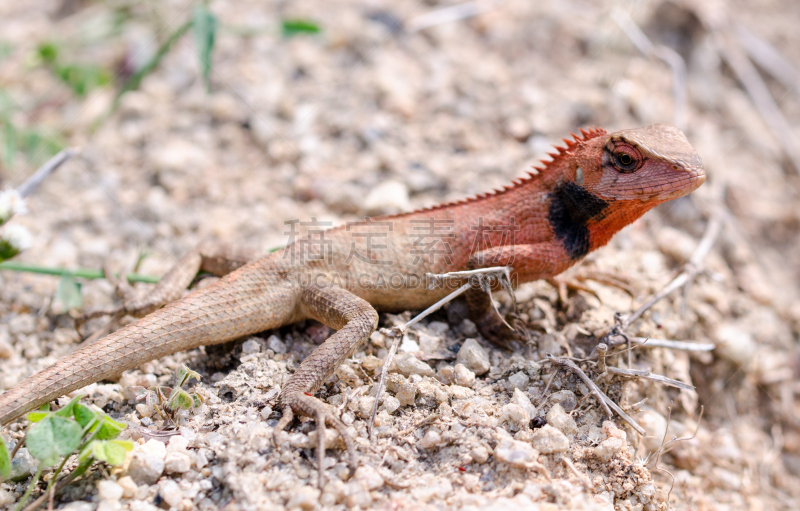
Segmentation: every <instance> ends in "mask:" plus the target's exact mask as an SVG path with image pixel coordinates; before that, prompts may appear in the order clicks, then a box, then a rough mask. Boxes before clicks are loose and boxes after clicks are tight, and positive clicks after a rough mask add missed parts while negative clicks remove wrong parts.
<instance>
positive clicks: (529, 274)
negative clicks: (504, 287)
mask: <svg viewBox="0 0 800 511" xmlns="http://www.w3.org/2000/svg"><path fill="white" fill-rule="evenodd" d="M564 261H567V262H566V263H565V262H564ZM569 261H570V259H569V257H567V256H566V255H565V254H564V251H563V249H562V248H561V247H560V246H558V245H554V244H552V243H536V244H530V245H505V246H502V247H495V248H490V249H487V250H482V251H480V252H476V253H475V254H473V255H472V257H470V260H469V263H468V266H469V268H470V269H478V268H490V267H493V266H509V267H511V268H512V269H513V271H512V274H511V276H512V282H529V281H532V280H536V279H542V278H549V277H552V276H554V275H557V274H558V273H561V272H562V271H564V270H566V269H567V268H568V267H569V266H570V265H571V262H569ZM466 299H467V305H468V306H469V315H470V319H472V321H474V322H475V326H477V327H478V331H479V332H480V333H481V335H483V336H484V337H485V338H486V339H487V340H489V341H492V342H493V343H495V344H497V345H499V346H502V347H504V348H509V349H510V348H511V347H512V345H511V343H512V342H514V341H522V340H523V339H524V338H525V337H524V336H523V335H521V333H520V332H518V331H516V330H514V329H513V328H509V326H508V324H507V323H506V322H505V321H504V320H503V318H502V317H500V315H499V314H498V313H497V311H496V310H495V308H494V306H493V305H492V297H491V295H490V294H489V293H488V292H487V291H486V290H485V289H484V288H483V287H482V286H481V285H480V284H479V283H478V281H476V282H475V283H474V284H473V286H472V287H471V288H470V289H469V290H468V291H467V293H466Z"/></svg>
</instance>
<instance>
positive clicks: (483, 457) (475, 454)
mask: <svg viewBox="0 0 800 511" xmlns="http://www.w3.org/2000/svg"><path fill="white" fill-rule="evenodd" d="M469 455H470V456H471V457H472V461H474V462H475V463H477V464H478V465H483V464H484V463H486V462H487V461H488V460H489V450H488V449H487V448H486V447H484V446H482V445H479V446H478V447H475V448H474V449H472V450H471V451H469Z"/></svg>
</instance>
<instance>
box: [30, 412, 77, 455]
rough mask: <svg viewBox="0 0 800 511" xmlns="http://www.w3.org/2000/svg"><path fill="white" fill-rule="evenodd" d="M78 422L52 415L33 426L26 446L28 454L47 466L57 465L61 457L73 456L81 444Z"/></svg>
mask: <svg viewBox="0 0 800 511" xmlns="http://www.w3.org/2000/svg"><path fill="white" fill-rule="evenodd" d="M81 433H82V430H81V427H80V425H78V423H77V422H74V421H71V420H69V419H66V418H64V417H58V416H54V415H50V416H49V417H45V418H44V419H42V420H41V421H39V422H37V423H36V424H34V425H32V426H31V429H30V431H28V436H27V439H26V440H25V445H26V446H27V447H28V452H30V453H31V455H32V456H33V457H34V458H36V459H38V460H40V461H41V462H42V463H44V464H45V465H55V464H56V462H58V458H59V456H67V455H69V454H72V453H73V452H74V451H75V449H77V448H78V446H79V445H80V443H81Z"/></svg>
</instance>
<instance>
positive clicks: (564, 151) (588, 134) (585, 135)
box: [375, 126, 608, 220]
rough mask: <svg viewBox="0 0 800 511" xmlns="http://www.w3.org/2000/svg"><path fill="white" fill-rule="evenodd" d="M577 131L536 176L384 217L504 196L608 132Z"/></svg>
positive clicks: (521, 178) (425, 211)
mask: <svg viewBox="0 0 800 511" xmlns="http://www.w3.org/2000/svg"><path fill="white" fill-rule="evenodd" d="M579 130H580V132H581V134H580V135H576V134H575V133H570V135H571V136H572V139H568V138H564V139H562V140H563V141H564V143H565V144H566V147H562V146H556V147H555V148H554V149H555V150H557V151H558V152H557V153H547V154H548V155H549V156H550V157H551V158H552V160H550V161H545V160H540V165H534V166H533V168H534V169H536V172H537V173H536V174H534V173H532V172H528V175H527V176H525V177H520V178H517V179H514V180H512V181H511V184H508V185H505V186H503V187H502V188H499V189H496V190H492V191H490V192H485V193H480V194H477V195H473V196H471V197H466V198H464V199H459V200H455V201H452V202H445V203H443V204H437V205H436V206H429V207H427V208H420V209H416V210H414V211H409V212H408V213H400V214H399V215H386V216H387V217H392V218H397V217H403V216H407V215H413V214H416V213H427V212H431V211H438V210H441V209H444V208H449V207H451V206H463V205H465V204H471V203H473V202H479V201H482V200H484V199H488V198H489V197H495V196H498V195H502V194H504V193H506V192H509V191H511V190H513V189H515V188H517V187H518V186H522V185H524V184H526V183H528V182H530V181H533V180H534V179H536V178H538V177H539V176H541V175H543V174H544V173H546V172H548V171H550V170H552V169H554V168H555V167H556V166H557V164H558V163H559V162H560V161H561V160H562V159H563V158H564V157H565V156H567V155H568V154H569V153H570V152H571V151H572V150H573V149H575V148H576V147H577V146H578V144H580V143H581V142H586V141H587V140H590V139H593V138H595V137H599V136H601V135H605V134H606V133H608V131H606V130H605V129H603V128H598V127H597V126H594V127H592V128H589V129H588V130H585V129H583V128H579ZM380 218H384V217H377V218H375V220H378V219H380Z"/></svg>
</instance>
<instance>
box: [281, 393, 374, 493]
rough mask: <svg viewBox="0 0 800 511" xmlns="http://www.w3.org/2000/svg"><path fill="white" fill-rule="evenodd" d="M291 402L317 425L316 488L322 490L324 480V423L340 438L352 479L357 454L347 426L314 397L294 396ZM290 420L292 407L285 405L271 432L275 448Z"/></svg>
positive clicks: (291, 418) (292, 418)
mask: <svg viewBox="0 0 800 511" xmlns="http://www.w3.org/2000/svg"><path fill="white" fill-rule="evenodd" d="M282 401H283V402H285V401H289V399H286V398H282ZM291 401H297V408H299V409H300V411H299V413H302V414H303V415H311V416H313V417H314V420H315V421H316V423H317V470H318V478H317V486H318V487H319V489H320V490H322V486H323V482H324V480H325V479H324V473H325V423H326V422H327V423H328V424H330V425H331V426H333V427H334V429H336V431H337V432H338V433H339V435H340V436H341V437H342V440H344V444H345V446H346V448H347V453H348V455H349V457H350V463H349V465H350V476H351V477H352V476H353V474H355V470H356V467H357V466H358V452H357V451H356V444H355V442H354V441H353V438H352V437H351V436H350V434H349V433H348V432H347V426H345V424H344V423H343V422H342V421H341V420H339V418H338V417H336V416H335V415H334V414H333V413H332V412H331V411H330V410H328V409H327V407H326V406H325V405H324V404H323V403H322V402H321V401H320V400H319V399H317V398H315V397H314V396H311V395H308V394H300V395H296V394H295V395H294V396H292V398H291ZM309 411H313V413H311V414H310V413H309ZM292 420H294V411H293V410H292V406H291V405H285V406H284V407H283V417H281V420H280V421H278V424H277V425H275V430H274V432H273V437H272V438H273V442H274V444H275V447H276V448H277V447H278V433H279V432H281V431H285V430H286V428H287V427H288V426H289V424H291V422H292Z"/></svg>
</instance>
